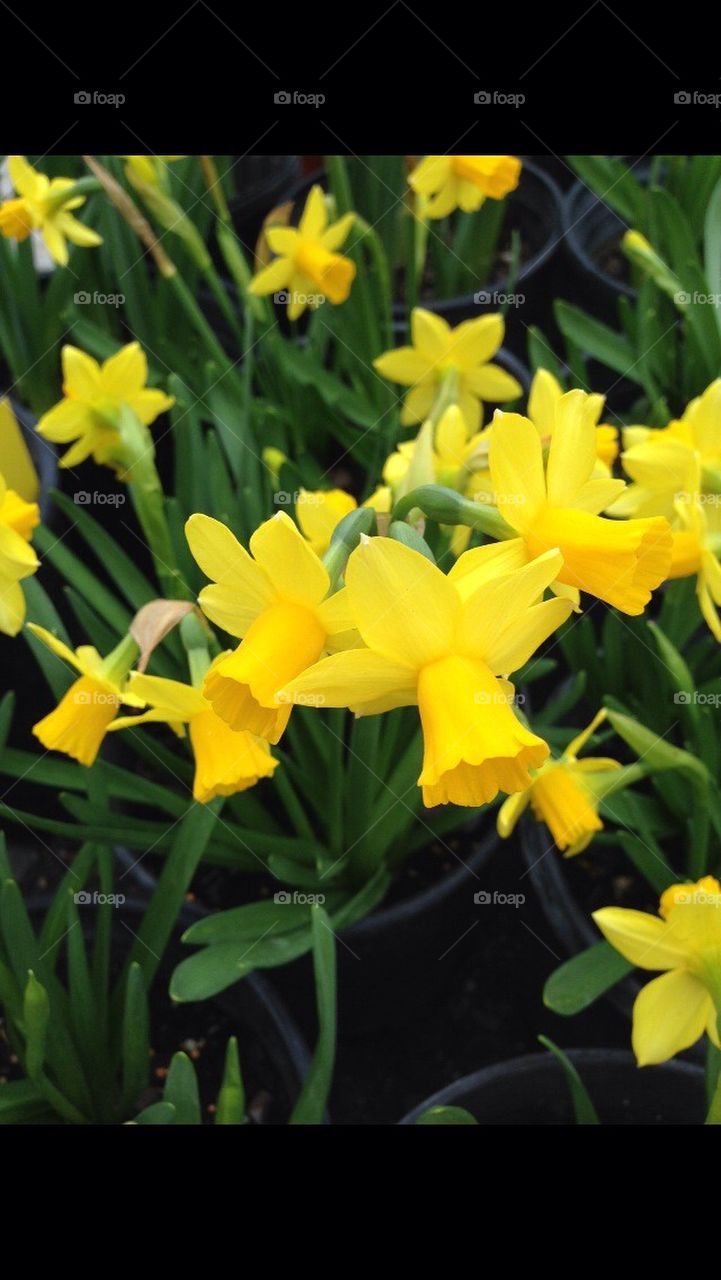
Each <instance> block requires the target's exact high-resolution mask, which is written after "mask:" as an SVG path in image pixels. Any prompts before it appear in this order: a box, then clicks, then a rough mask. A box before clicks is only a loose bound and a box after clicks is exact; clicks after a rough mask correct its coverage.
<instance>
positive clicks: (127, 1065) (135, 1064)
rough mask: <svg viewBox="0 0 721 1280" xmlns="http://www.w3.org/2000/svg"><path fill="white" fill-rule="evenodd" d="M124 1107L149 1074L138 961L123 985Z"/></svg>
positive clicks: (144, 998) (144, 996)
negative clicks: (124, 985)
mask: <svg viewBox="0 0 721 1280" xmlns="http://www.w3.org/2000/svg"><path fill="white" fill-rule="evenodd" d="M122 1057H123V1062H122V1066H123V1109H124V1110H125V1111H127V1110H129V1109H130V1108H131V1107H132V1106H134V1105H135V1104H136V1103H137V1101H138V1098H139V1097H140V1095H141V1093H142V1092H143V1089H145V1088H147V1084H148V1079H149V1076H150V1015H149V1012H148V997H147V992H146V987H145V981H144V979H143V973H142V970H141V968H140V965H139V964H136V963H132V964H131V965H130V968H129V970H128V976H127V981H126V987H125V1004H124V1010H123V1026H122Z"/></svg>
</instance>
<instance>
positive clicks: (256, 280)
mask: <svg viewBox="0 0 721 1280" xmlns="http://www.w3.org/2000/svg"><path fill="white" fill-rule="evenodd" d="M354 218H355V214H354V213H346V214H344V216H343V217H342V218H339V219H338V220H337V222H333V223H331V225H330V226H329V225H328V207H327V204H326V199H325V196H324V195H323V189H322V187H318V186H315V187H313V188H312V189H311V192H310V195H309V196H308V199H307V201H306V205H305V208H304V210H303V213H302V215H301V219H300V222H299V223H298V226H297V228H296V227H268V228H267V229H266V232H265V237H266V240H267V242H268V244H269V246H270V248H271V249H272V251H273V253H275V254H278V255H279V256H278V257H277V258H275V259H274V261H273V262H271V263H270V265H269V266H267V267H264V268H263V269H262V270H261V271H259V272H258V273H257V275H255V276H254V277H253V279H252V280H251V282H250V285H249V286H248V290H249V292H250V293H253V294H261V295H262V294H267V293H281V292H282V293H287V294H288V319H289V320H297V319H298V317H299V316H300V315H302V314H303V312H304V311H305V309H306V307H312V308H315V307H318V306H320V304H321V303H322V302H324V301H325V299H326V298H327V299H328V301H329V302H333V303H336V304H337V303H340V302H345V300H346V298H347V297H348V295H349V293H350V290H351V285H352V283H353V280H354V279H355V273H356V267H355V263H354V262H352V261H351V259H350V258H344V257H343V255H342V254H340V253H338V252H337V250H338V249H340V248H341V246H342V245H343V244H344V242H345V241H346V240H347V238H348V233H349V231H350V229H351V227H352V225H353V220H354Z"/></svg>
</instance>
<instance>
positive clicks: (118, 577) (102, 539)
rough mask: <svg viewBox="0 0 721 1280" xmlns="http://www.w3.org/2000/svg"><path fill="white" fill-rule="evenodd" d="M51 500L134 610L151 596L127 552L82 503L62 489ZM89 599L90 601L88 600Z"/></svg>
mask: <svg viewBox="0 0 721 1280" xmlns="http://www.w3.org/2000/svg"><path fill="white" fill-rule="evenodd" d="M52 496H53V501H54V502H55V504H56V506H58V507H59V508H60V510H61V511H62V512H64V514H65V515H66V516H67V518H68V520H69V521H70V522H71V524H72V525H73V526H74V528H75V529H76V530H77V532H78V533H79V534H80V536H81V538H82V539H83V541H84V542H85V544H86V546H87V547H88V548H89V549H90V551H91V552H92V554H93V555H94V556H95V558H96V560H98V561H99V562H100V564H101V565H102V567H103V569H104V570H105V572H106V573H107V574H108V577H109V578H110V579H111V581H112V583H113V585H114V587H115V588H116V589H117V591H119V592H120V594H121V595H122V596H124V598H125V599H126V600H127V602H128V604H129V605H131V607H132V608H133V610H134V611H137V610H138V609H139V608H140V606H141V605H143V604H146V603H147V602H148V601H149V600H153V599H154V598H155V596H156V595H157V591H156V589H155V588H154V587H153V586H152V584H151V583H150V582H149V581H148V579H147V578H146V577H145V574H144V573H141V571H140V570H139V569H138V568H137V566H136V565H135V563H134V562H133V561H132V560H131V559H130V556H129V555H128V554H127V552H125V551H123V550H122V548H121V547H119V546H118V544H117V542H116V541H115V539H114V538H113V537H112V535H111V534H109V533H108V532H107V530H106V529H104V528H103V526H102V525H101V524H99V523H98V521H97V520H96V519H94V517H93V516H91V514H90V512H89V511H88V510H87V508H86V507H84V506H79V505H78V504H77V503H75V502H71V501H70V499H69V498H68V497H66V495H65V494H64V493H59V492H58V491H57V490H54V491H53V495H52ZM91 603H92V601H91Z"/></svg>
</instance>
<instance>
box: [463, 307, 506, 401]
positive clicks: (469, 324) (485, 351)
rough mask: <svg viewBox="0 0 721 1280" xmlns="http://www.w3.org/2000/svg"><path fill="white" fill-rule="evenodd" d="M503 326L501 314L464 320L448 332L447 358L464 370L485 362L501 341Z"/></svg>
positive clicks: (492, 354)
mask: <svg viewBox="0 0 721 1280" xmlns="http://www.w3.org/2000/svg"><path fill="white" fill-rule="evenodd" d="M504 327H505V326H504V323H503V316H502V315H498V314H496V315H488V316H479V317H478V319H477V320H464V321H463V323H462V324H459V325H457V326H456V328H455V329H454V330H453V332H452V333H451V334H450V344H449V349H448V359H449V360H450V361H452V362H453V364H455V365H457V366H458V368H459V369H462V370H464V371H465V370H467V369H472V368H473V367H474V366H475V365H478V364H486V363H487V362H488V361H489V360H490V359H491V358H492V357H493V356H494V355H495V354H496V352H497V350H498V348H499V347H500V345H501V343H502V342H503V332H504ZM516 386H518V384H517V383H516ZM507 398H510V397H507Z"/></svg>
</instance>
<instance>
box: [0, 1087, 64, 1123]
mask: <svg viewBox="0 0 721 1280" xmlns="http://www.w3.org/2000/svg"><path fill="white" fill-rule="evenodd" d="M56 1119H57V1116H56V1115H55V1114H54V1113H53V1112H52V1111H51V1110H50V1107H49V1106H48V1103H47V1100H46V1098H45V1097H44V1095H43V1094H42V1093H41V1092H40V1090H39V1089H38V1088H37V1086H36V1085H34V1084H33V1083H32V1081H31V1080H10V1081H9V1082H8V1083H7V1084H3V1085H0V1124H52V1123H53V1121H54V1120H56Z"/></svg>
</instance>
